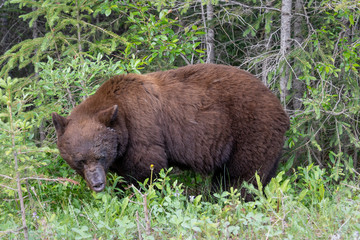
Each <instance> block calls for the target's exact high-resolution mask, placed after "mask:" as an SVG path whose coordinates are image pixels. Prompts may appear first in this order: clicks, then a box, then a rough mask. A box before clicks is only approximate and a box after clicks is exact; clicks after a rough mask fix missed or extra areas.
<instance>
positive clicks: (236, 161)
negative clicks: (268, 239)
mask: <svg viewBox="0 0 360 240" xmlns="http://www.w3.org/2000/svg"><path fill="white" fill-rule="evenodd" d="M52 117H53V123H54V125H55V128H56V132H57V136H58V142H57V144H58V148H59V150H60V154H61V156H62V157H63V158H64V159H65V160H66V161H67V162H68V164H69V165H70V166H71V167H72V168H74V169H75V170H76V171H77V172H78V173H79V174H81V175H82V176H83V177H84V178H85V179H86V181H87V183H88V185H89V186H90V188H91V189H92V190H94V191H102V190H103V189H104V187H105V182H106V178H105V176H106V175H105V174H106V172H107V171H108V170H111V171H114V172H116V173H118V174H119V175H121V176H124V177H125V178H127V179H128V180H134V179H136V180H139V181H143V180H144V179H145V178H147V177H149V176H150V165H151V164H153V165H154V171H155V173H156V172H158V171H159V170H160V169H162V168H168V167H170V166H179V167H182V168H185V169H192V170H194V171H196V172H199V173H202V174H211V173H213V180H215V181H218V180H219V179H223V180H224V179H225V180H226V181H225V182H224V181H223V184H227V186H235V187H239V184H241V182H242V181H251V182H252V181H253V177H254V174H255V172H258V174H259V175H260V176H261V179H262V182H263V184H266V183H267V182H268V181H269V180H270V178H271V177H272V176H273V174H274V172H275V170H276V167H277V162H278V158H279V156H280V153H281V149H282V146H283V143H284V133H285V131H286V130H287V129H288V127H289V118H288V116H287V115H286V113H285V112H284V110H283V108H282V106H281V104H280V102H279V100H278V99H277V97H276V96H275V95H274V94H272V93H271V92H270V91H269V89H267V88H266V87H265V86H264V85H263V84H262V83H261V82H260V81H259V80H258V79H256V78H255V77H254V76H253V75H251V74H249V73H247V72H245V71H242V70H239V69H237V68H235V67H231V66H224V65H215V64H198V65H191V66H186V67H181V68H178V69H176V70H169V71H165V72H154V73H150V74H145V75H137V74H127V75H120V76H115V77H113V78H111V79H110V80H108V81H107V82H105V83H104V84H103V85H102V86H101V87H100V88H99V89H98V90H97V92H96V93H95V94H94V95H92V96H90V97H89V98H87V99H86V100H85V101H84V102H82V103H81V104H80V105H78V106H77V107H76V108H75V109H74V110H73V111H72V113H71V114H70V115H69V116H68V117H67V118H64V117H61V116H59V115H58V114H57V113H53V115H52ZM223 174H225V175H226V177H225V178H224V177H222V175H223Z"/></svg>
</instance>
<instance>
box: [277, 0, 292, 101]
mask: <svg viewBox="0 0 360 240" xmlns="http://www.w3.org/2000/svg"><path fill="white" fill-rule="evenodd" d="M291 8H292V0H283V1H282V6H281V40H280V55H281V56H280V61H285V63H284V67H283V70H282V73H281V75H280V98H281V101H282V103H283V104H284V106H286V96H287V84H288V80H289V68H288V66H287V65H288V63H287V60H286V55H287V53H288V52H289V49H290V46H291Z"/></svg>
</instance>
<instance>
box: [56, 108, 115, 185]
mask: <svg viewBox="0 0 360 240" xmlns="http://www.w3.org/2000/svg"><path fill="white" fill-rule="evenodd" d="M117 112H118V106H117V105H114V106H113V107H110V108H108V109H105V110H103V111H100V112H98V113H96V114H95V115H93V116H87V115H80V116H79V115H75V116H71V115H70V116H69V117H68V118H65V117H62V116H60V115H58V114H57V113H52V119H53V123H54V125H55V129H56V134H57V137H58V140H57V145H58V148H59V151H60V155H61V156H62V157H63V158H64V159H65V161H66V162H67V163H68V164H69V165H70V166H71V167H72V168H73V169H74V170H76V172H77V173H79V174H80V175H81V176H82V177H83V178H85V180H86V182H87V184H88V185H89V187H90V188H91V189H92V190H94V191H96V192H100V191H102V190H104V188H105V185H106V172H107V170H108V169H109V167H110V166H111V164H112V163H113V162H114V160H115V159H116V158H117V155H118V147H119V141H118V135H117V133H116V131H115V130H114V129H113V128H112V125H113V123H114V121H115V120H116V118H117Z"/></svg>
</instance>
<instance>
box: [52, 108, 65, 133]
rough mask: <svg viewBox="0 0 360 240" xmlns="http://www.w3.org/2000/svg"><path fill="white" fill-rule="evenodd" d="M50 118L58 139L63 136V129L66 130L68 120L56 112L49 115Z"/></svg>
mask: <svg viewBox="0 0 360 240" xmlns="http://www.w3.org/2000/svg"><path fill="white" fill-rule="evenodd" d="M51 116H52V120H53V123H54V126H55V129H56V133H57V135H58V137H60V136H61V135H63V134H64V132H65V128H66V126H67V124H68V123H69V120H67V119H66V118H64V117H62V116H60V115H59V114H57V113H56V112H53V113H52V114H51Z"/></svg>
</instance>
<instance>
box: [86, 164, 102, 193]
mask: <svg viewBox="0 0 360 240" xmlns="http://www.w3.org/2000/svg"><path fill="white" fill-rule="evenodd" d="M84 173H85V174H84V175H85V180H86V182H87V183H88V185H89V187H90V188H91V189H92V190H93V191H95V192H101V191H103V190H104V189H105V185H106V176H105V170H104V168H103V167H102V166H101V165H96V166H89V167H86V168H85V171H84Z"/></svg>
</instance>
